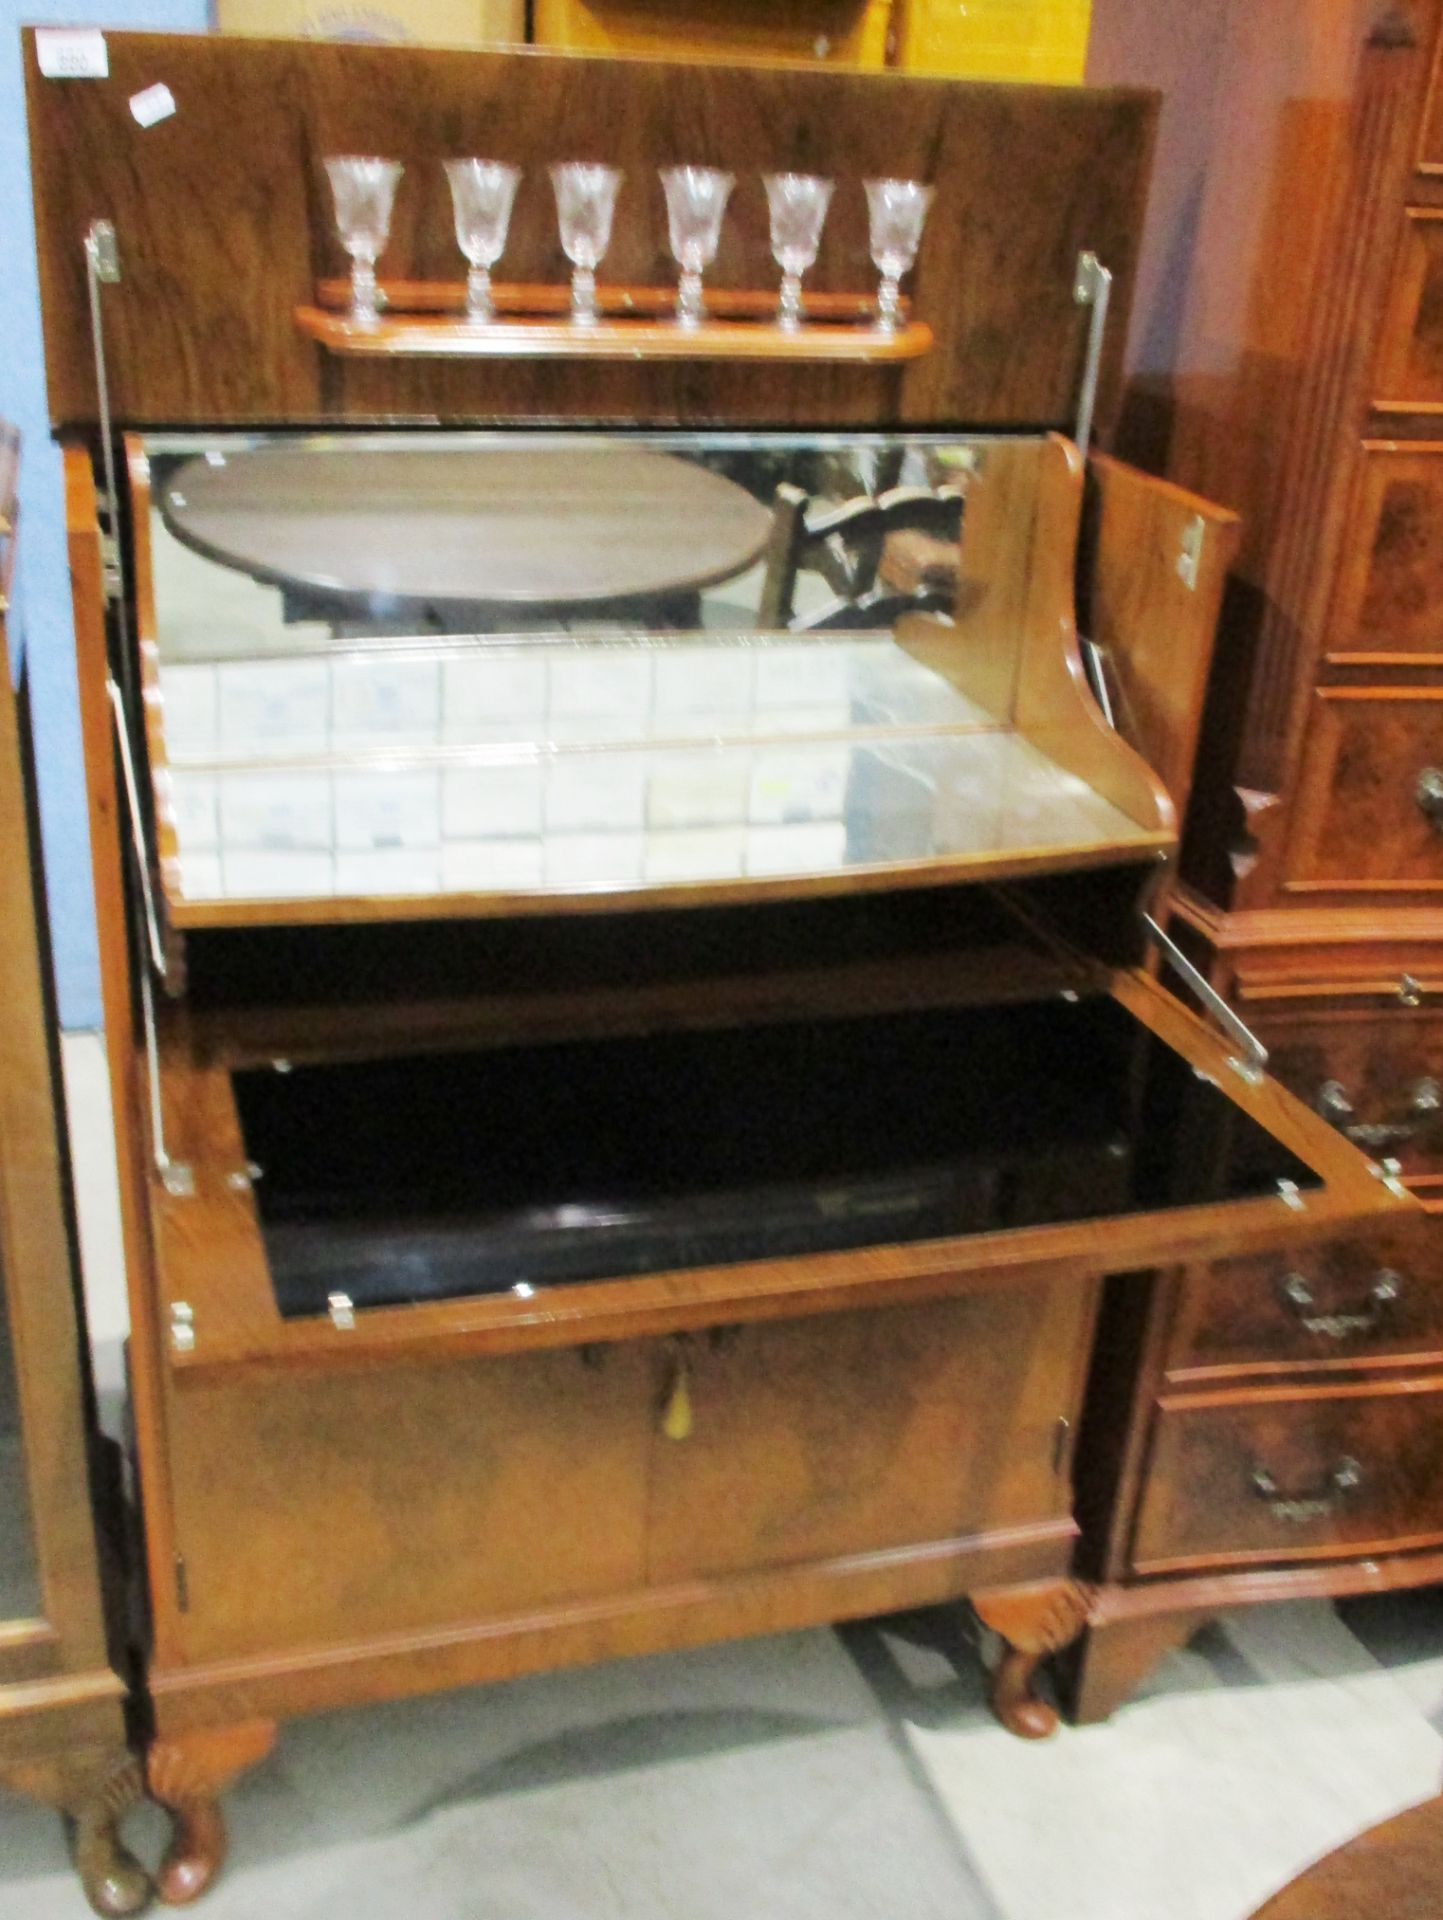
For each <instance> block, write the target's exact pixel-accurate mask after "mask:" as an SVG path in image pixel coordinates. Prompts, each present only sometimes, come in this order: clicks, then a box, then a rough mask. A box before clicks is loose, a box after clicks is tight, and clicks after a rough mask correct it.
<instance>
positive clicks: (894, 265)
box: [866, 180, 932, 333]
mask: <svg viewBox="0 0 1443 1920" xmlns="http://www.w3.org/2000/svg"><path fill="white" fill-rule="evenodd" d="M866 186H867V217H868V220H869V222H870V224H871V235H872V262H873V265H874V266H875V267H876V269H877V271H878V272H879V273H880V274H881V276H882V284H881V286H880V287H879V288H878V290H877V325H878V326H879V327H880V328H881V330H882V332H883V333H895V332H896V330H897V320H898V317H899V313H900V303H901V287H900V282H901V279H902V275H903V274H904V273H906V272H907V270H908V268H909V267H910V266H911V265H912V262H913V261H914V260H915V259H916V258H917V249H918V247H919V246H920V245H921V243H922V226H923V223H924V221H925V220H926V218H927V209H928V207H930V206H931V204H932V189H931V188H930V187H927V186H924V185H923V184H922V182H921V181H920V180H869V181H867V183H866Z"/></svg>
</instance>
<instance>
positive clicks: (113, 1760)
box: [0, 1748, 151, 1920]
mask: <svg viewBox="0 0 1443 1920" xmlns="http://www.w3.org/2000/svg"><path fill="white" fill-rule="evenodd" d="M0 1780H3V1781H4V1783H5V1785H6V1786H8V1787H12V1788H13V1789H14V1790H15V1792H16V1793H21V1794H24V1795H25V1796H26V1797H27V1798H28V1799H31V1800H38V1801H40V1803H41V1804H42V1805H43V1806H47V1807H54V1808H55V1809H56V1811H57V1812H59V1813H62V1814H64V1815H65V1817H66V1819H67V1821H68V1822H69V1823H70V1830H71V1847H72V1851H73V1853H74V1858H75V1870H76V1872H77V1873H78V1874H79V1875H80V1884H81V1885H82V1887H84V1889H85V1897H86V1899H87V1900H88V1901H89V1902H90V1904H91V1906H92V1907H93V1908H94V1910H95V1912H96V1913H99V1914H104V1915H106V1916H107V1920H111V1917H112V1916H115V1915H118V1914H130V1913H139V1912H140V1911H141V1910H142V1909H143V1908H144V1907H145V1906H147V1905H148V1904H149V1901H150V1893H151V1886H150V1875H149V1874H148V1873H147V1872H146V1871H145V1869H144V1867H142V1866H141V1864H140V1862H139V1861H138V1860H137V1859H136V1858H135V1856H134V1855H133V1854H132V1853H131V1852H130V1851H129V1849H128V1848H127V1847H126V1845H125V1843H124V1841H123V1840H122V1839H121V1837H120V1822H121V1820H122V1819H123V1818H124V1816H125V1814H126V1813H127V1812H128V1811H129V1809H130V1808H131V1807H133V1806H135V1804H136V1803H137V1802H138V1801H139V1799H140V1798H141V1795H142V1794H143V1793H144V1791H145V1775H144V1771H143V1769H142V1767H141V1764H140V1762H139V1760H137V1759H136V1757H135V1755H134V1754H132V1753H127V1752H126V1751H125V1750H124V1749H123V1748H105V1749H98V1748H84V1749H81V1750H80V1751H78V1752H76V1753H68V1754H65V1755H63V1756H62V1757H60V1758H57V1759H51V1760H34V1761H29V1762H24V1763H19V1764H15V1765H11V1766H7V1767H5V1768H3V1769H0Z"/></svg>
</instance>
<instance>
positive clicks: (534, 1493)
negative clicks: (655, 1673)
mask: <svg viewBox="0 0 1443 1920" xmlns="http://www.w3.org/2000/svg"><path fill="white" fill-rule="evenodd" d="M656 1358H657V1356H656V1354H655V1351H654V1349H652V1348H650V1347H644V1346H641V1345H632V1346H617V1347H612V1348H610V1349H608V1350H607V1351H606V1353H605V1354H604V1355H600V1356H593V1355H590V1354H588V1353H584V1352H583V1351H581V1350H578V1349H575V1348H573V1349H570V1350H562V1351H559V1352H552V1353H542V1354H526V1355H519V1356H514V1357H510V1358H507V1359H504V1360H503V1359H484V1360H476V1361H471V1362H466V1363H461V1364H454V1365H449V1366H441V1367H432V1368H425V1369H422V1368H412V1367H400V1368H392V1369H391V1370H389V1371H387V1372H378V1373H369V1374H363V1375H345V1376H340V1377H337V1376H331V1377H329V1378H316V1379H310V1380H305V1381H292V1382H286V1383H283V1384H274V1385H271V1386H258V1385H256V1384H254V1383H250V1384H242V1385H237V1386H235V1387H227V1388H219V1389H216V1390H214V1391H208V1392H205V1393H197V1394H188V1395H185V1396H183V1397H182V1398H181V1399H180V1400H179V1401H178V1403H177V1406H176V1409H175V1426H174V1430H173V1431H174V1448H173V1453H172V1463H173V1464H172V1471H173V1473H174V1476H175V1499H176V1526H177V1541H178V1546H179V1550H180V1552H182V1553H183V1554H184V1556H185V1564H186V1575H187V1586H188V1589H189V1599H190V1611H189V1612H188V1613H187V1614H186V1615H184V1616H183V1619H182V1629H183V1633H184V1641H185V1651H186V1658H187V1659H188V1660H190V1661H195V1660H212V1659H216V1658H219V1657H222V1656H229V1655H236V1654H240V1653H244V1652H256V1653H258V1652H263V1651H265V1650H267V1649H270V1648H275V1647H293V1646H297V1645H301V1644H313V1643H316V1642H324V1641H330V1642H342V1641H344V1642H354V1641H356V1640H360V1639H364V1638H366V1637H367V1636H370V1635H375V1634H379V1633H399V1632H403V1631H406V1630H419V1629H421V1628H425V1627H441V1626H446V1625H449V1624H451V1623H453V1622H457V1621H461V1620H466V1619H479V1618H494V1617H497V1616H499V1615H503V1614H506V1613H509V1612H520V1611H522V1610H524V1609H526V1608H528V1607H534V1606H536V1605H538V1604H540V1603H543V1602H545V1603H547V1604H559V1603H561V1602H564V1601H570V1600H580V1599H582V1598H585V1597H588V1596H595V1595H600V1594H611V1593H620V1592H625V1591H628V1590H631V1589H634V1588H636V1587H639V1586H640V1585H641V1584H642V1583H643V1578H644V1566H645V1561H644V1543H643V1530H644V1522H645V1512H646V1485H647V1457H648V1452H649V1449H650V1446H651V1435H652V1425H653V1412H654V1403H655V1381H656V1377H657V1368H656Z"/></svg>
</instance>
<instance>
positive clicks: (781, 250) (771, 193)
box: [765, 173, 832, 332]
mask: <svg viewBox="0 0 1443 1920" xmlns="http://www.w3.org/2000/svg"><path fill="white" fill-rule="evenodd" d="M765 185H766V189H767V207H768V209H769V210H770V213H771V218H772V255H773V258H774V259H775V260H776V263H777V265H778V266H779V267H780V268H781V270H782V294H781V301H780V303H779V305H778V307H777V324H778V326H781V327H785V328H786V329H787V331H788V332H791V331H792V330H793V329H795V328H797V327H799V326H800V325H801V324H802V275H803V274H804V273H805V272H806V270H807V268H808V267H809V266H811V264H812V262H813V261H814V260H815V259H816V257H817V249H818V248H819V247H820V246H821V244H822V226H823V223H824V222H825V220H826V218H827V205H828V202H829V201H830V200H831V197H832V182H831V181H830V180H821V179H819V178H818V177H817V176H816V174H812V173H769V174H767V175H766V179H765Z"/></svg>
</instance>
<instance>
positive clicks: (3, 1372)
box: [0, 1273, 41, 1624]
mask: <svg viewBox="0 0 1443 1920" xmlns="http://www.w3.org/2000/svg"><path fill="white" fill-rule="evenodd" d="M40 1611H41V1594H40V1572H39V1567H38V1564H37V1561H36V1557H35V1536H34V1533H33V1532H32V1530H31V1523H30V1495H29V1490H28V1487H27V1485H26V1479H25V1438H24V1434H23V1433H22V1431H21V1426H20V1395H19V1392H18V1389H17V1386H16V1378H15V1351H14V1339H13V1335H12V1333H11V1328H10V1320H9V1315H8V1311H7V1309H6V1304H5V1276H4V1274H3V1273H0V1624H3V1623H4V1622H5V1621H7V1620H32V1619H35V1618H37V1617H38V1616H39V1614H40Z"/></svg>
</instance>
